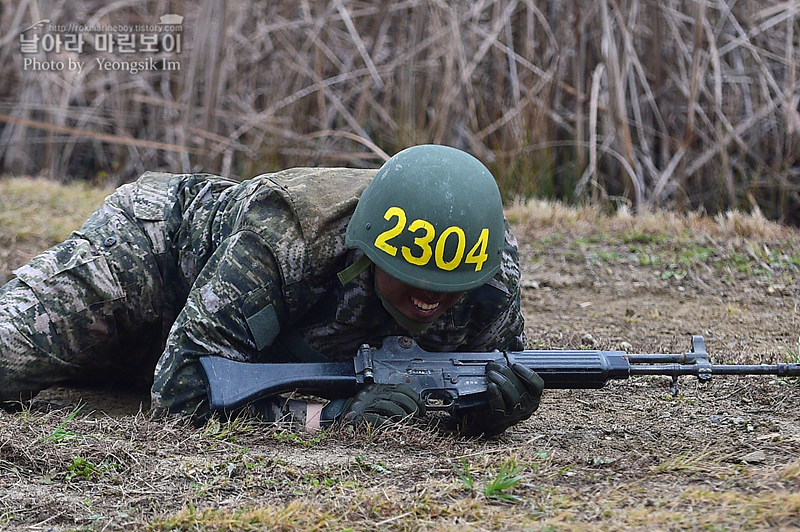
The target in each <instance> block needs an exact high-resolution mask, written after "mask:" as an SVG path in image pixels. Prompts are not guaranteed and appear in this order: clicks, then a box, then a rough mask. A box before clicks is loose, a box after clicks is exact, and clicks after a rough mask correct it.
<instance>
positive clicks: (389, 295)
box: [375, 267, 465, 323]
mask: <svg viewBox="0 0 800 532" xmlns="http://www.w3.org/2000/svg"><path fill="white" fill-rule="evenodd" d="M375 283H376V284H377V286H378V290H379V291H380V293H381V295H382V296H383V297H384V299H386V301H388V302H389V303H390V304H391V305H392V306H393V307H395V308H396V309H397V310H399V311H400V312H402V313H403V314H404V315H405V316H406V317H408V318H410V319H412V320H414V321H419V322H422V323H431V322H433V321H436V320H437V319H438V318H439V317H440V316H441V315H442V314H444V313H445V312H446V311H447V309H449V308H450V307H452V306H453V305H455V304H456V302H457V301H458V300H459V299H460V298H461V296H463V295H464V294H465V292H432V291H430V290H423V289H421V288H415V287H413V286H410V285H407V284H406V283H404V282H402V281H398V280H397V279H395V278H394V277H392V276H391V275H389V274H388V273H386V272H385V271H383V270H381V269H380V268H378V267H375Z"/></svg>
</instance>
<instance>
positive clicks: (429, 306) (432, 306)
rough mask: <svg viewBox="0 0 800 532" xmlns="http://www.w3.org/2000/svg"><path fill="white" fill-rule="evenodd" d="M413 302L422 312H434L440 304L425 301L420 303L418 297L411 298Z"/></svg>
mask: <svg viewBox="0 0 800 532" xmlns="http://www.w3.org/2000/svg"><path fill="white" fill-rule="evenodd" d="M411 302H412V303H414V306H415V307H417V308H418V309H420V310H433V309H435V308H436V307H438V306H439V303H438V302H436V303H425V302H424V301H420V300H419V299H417V298H416V297H412V298H411Z"/></svg>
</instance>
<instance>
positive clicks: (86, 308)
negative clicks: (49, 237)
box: [0, 145, 542, 435]
mask: <svg viewBox="0 0 800 532" xmlns="http://www.w3.org/2000/svg"><path fill="white" fill-rule="evenodd" d="M519 273H520V272H519V264H518V256H517V248H516V240H515V239H514V237H513V235H512V234H511V232H510V231H509V229H508V226H507V223H506V222H505V220H504V218H503V212H502V203H501V199H500V193H499V191H498V189H497V185H496V183H495V181H494V178H493V177H492V175H491V173H490V172H489V171H488V170H487V169H486V168H485V167H484V166H483V164H481V163H480V162H479V161H478V160H477V159H475V158H474V157H472V156H471V155H468V154H467V153H465V152H463V151H460V150H456V149H454V148H448V147H445V146H434V145H425V146H415V147H412V148H409V149H406V150H404V151H402V152H400V153H398V154H397V155H395V156H394V157H392V158H391V159H389V160H388V161H387V162H386V163H385V164H384V165H383V166H382V167H381V168H380V169H379V170H378V171H377V173H376V172H375V171H374V170H356V169H346V168H294V169H290V170H285V171H281V172H277V173H274V174H265V175H262V176H259V177H256V178H253V179H251V180H249V181H244V182H241V183H237V182H235V181H231V180H228V179H224V178H221V177H217V176H211V175H207V174H182V175H173V174H164V173H146V174H144V175H143V176H142V177H141V178H139V180H138V181H136V182H135V183H132V184H128V185H123V186H121V187H120V188H119V189H117V191H116V192H114V193H113V194H112V195H110V196H109V197H108V198H106V200H105V202H104V204H103V206H102V207H101V208H100V209H99V210H98V211H97V212H95V213H94V214H93V215H92V216H91V217H90V218H89V220H87V221H86V223H84V225H83V226H82V227H81V228H80V230H78V231H76V232H74V233H73V234H72V235H71V236H70V237H69V238H68V239H67V240H66V241H65V242H63V243H61V244H59V245H57V246H55V247H53V248H51V249H49V250H47V251H45V252H44V253H42V254H40V255H38V256H37V257H34V258H33V259H31V261H30V262H28V263H27V264H26V265H24V266H22V267H21V268H19V269H17V270H16V271H15V274H16V276H17V277H16V278H15V279H13V280H11V281H10V282H8V283H7V284H6V285H5V286H3V287H2V288H0V401H6V402H10V401H20V400H23V401H24V400H27V399H29V398H31V397H33V396H34V395H35V394H36V393H38V391H40V390H41V389H44V388H46V387H48V386H51V385H53V384H56V383H61V382H93V383H96V382H111V381H112V380H113V379H116V378H119V377H124V378H131V377H134V378H145V379H148V380H149V381H150V382H152V390H151V396H152V406H153V408H154V409H155V410H156V411H158V412H165V413H183V414H189V415H193V416H196V417H197V418H198V419H200V420H202V419H204V418H205V417H206V416H207V415H208V404H207V390H206V383H205V379H204V374H203V373H202V371H203V370H202V368H201V366H200V364H199V362H198V357H200V356H202V355H215V356H223V357H228V358H230V359H234V360H244V361H249V362H264V363H268V362H289V361H325V360H346V359H349V358H352V357H353V356H354V355H355V353H356V351H357V349H358V347H359V346H360V345H361V344H364V343H370V344H372V345H379V344H380V343H381V340H382V339H383V338H384V337H386V336H389V335H401V334H402V335H407V336H412V337H413V338H414V339H415V340H416V341H417V342H418V343H419V344H420V345H421V346H422V347H423V348H425V349H427V350H429V351H454V350H468V351H479V350H493V349H521V348H523V347H524V345H523V344H524V333H523V317H522V314H521V311H520V292H519ZM487 376H488V380H489V394H488V400H487V402H486V404H484V405H482V406H476V407H472V408H470V409H467V410H465V411H459V412H454V413H453V415H454V417H455V419H456V420H457V421H458V424H459V427H460V429H461V432H462V433H464V434H467V435H478V434H485V435H493V434H498V433H500V432H502V431H504V430H505V429H506V428H508V427H509V426H511V425H513V424H514V423H517V422H519V421H521V420H523V419H527V418H528V417H529V416H530V415H531V413H532V412H533V411H534V410H536V408H537V407H538V404H539V398H540V395H541V392H542V381H541V379H540V378H539V377H538V375H536V374H535V373H533V372H532V371H530V370H528V369H527V368H524V367H522V366H515V367H513V368H507V367H501V366H499V365H490V366H489V367H488V368H487ZM250 409H251V410H253V411H254V412H256V413H258V414H259V415H260V416H262V417H263V418H265V419H267V420H277V419H280V418H282V417H283V415H284V414H286V413H287V412H291V413H292V414H294V416H295V418H296V419H299V420H300V422H303V421H306V416H305V412H306V409H305V407H304V404H303V403H300V404H298V403H297V402H290V401H286V400H284V399H282V398H273V399H268V400H264V401H261V402H260V403H258V404H254V405H251V406H250ZM424 413H425V407H424V404H422V402H421V401H420V398H419V396H418V395H417V394H416V393H415V392H414V391H413V390H411V389H410V388H407V387H405V386H387V385H371V386H369V387H367V388H365V389H363V390H362V391H361V392H359V393H358V395H357V396H356V397H354V398H351V399H350V400H347V401H337V402H332V403H331V404H329V405H328V407H326V409H325V411H324V413H323V419H326V420H330V419H344V420H347V421H351V422H355V423H357V422H369V423H373V424H381V423H384V422H387V421H389V420H396V419H400V418H406V417H409V418H410V417H414V416H420V415H424Z"/></svg>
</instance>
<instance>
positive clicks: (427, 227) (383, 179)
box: [345, 145, 505, 292]
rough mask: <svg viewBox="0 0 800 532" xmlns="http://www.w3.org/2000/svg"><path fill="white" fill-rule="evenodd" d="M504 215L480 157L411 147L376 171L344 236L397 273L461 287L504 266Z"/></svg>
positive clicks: (431, 285) (432, 285)
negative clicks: (502, 260)
mask: <svg viewBox="0 0 800 532" xmlns="http://www.w3.org/2000/svg"><path fill="white" fill-rule="evenodd" d="M504 241H505V220H504V218H503V204H502V200H501V198H500V191H499V190H498V188H497V183H496V182H495V180H494V177H493V176H492V174H491V172H489V170H487V169H486V167H485V166H484V165H483V164H481V162H480V161H478V159H476V158H475V157H473V156H471V155H469V154H468V153H465V152H463V151H461V150H457V149H455V148H449V147H447V146H435V145H423V146H414V147H412V148H408V149H405V150H403V151H401V152H400V153H398V154H396V155H395V156H394V157H392V158H391V159H389V160H388V161H386V163H385V164H384V165H383V166H382V167H381V168H380V170H378V173H377V174H376V175H375V178H374V179H373V180H372V182H371V183H370V184H369V186H368V187H367V188H366V190H365V191H364V193H363V194H362V196H361V199H360V200H359V202H358V205H357V206H356V210H355V212H354V213H353V217H352V218H351V220H350V223H349V225H348V226H347V233H346V236H345V242H346V244H347V246H348V247H350V248H358V249H360V250H361V251H363V252H364V253H365V254H366V256H367V257H369V259H370V260H371V261H372V262H374V263H375V264H376V265H377V266H378V267H379V268H381V269H382V270H384V271H385V272H386V273H388V274H389V275H391V276H392V277H394V278H396V279H398V280H400V281H402V282H404V283H406V284H409V285H411V286H415V287H418V288H422V289H425V290H432V291H436V292H459V291H462V290H470V289H472V288H476V287H478V286H480V285H482V284H484V283H486V282H487V281H488V280H489V279H491V278H492V277H493V276H494V275H495V274H496V273H497V271H498V270H499V269H500V260H501V257H502V254H503V244H504Z"/></svg>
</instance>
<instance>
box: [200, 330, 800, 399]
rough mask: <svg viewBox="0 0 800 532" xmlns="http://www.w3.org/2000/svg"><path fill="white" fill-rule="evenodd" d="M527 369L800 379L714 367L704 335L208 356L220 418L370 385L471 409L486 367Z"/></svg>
mask: <svg viewBox="0 0 800 532" xmlns="http://www.w3.org/2000/svg"><path fill="white" fill-rule="evenodd" d="M492 361H494V362H498V363H500V364H509V365H511V364H515V363H520V364H523V365H525V366H527V367H529V368H531V369H532V370H533V371H535V372H536V373H538V374H539V376H541V377H542V380H544V383H545V388H562V389H563V388H573V389H583V388H595V389H596V388H602V387H603V386H605V385H606V383H607V382H608V381H609V380H611V379H627V378H629V377H632V376H635V375H665V376H669V377H672V386H671V388H672V391H673V394H675V393H677V390H678V389H677V385H678V377H680V376H683V375H693V376H695V377H697V379H698V380H699V381H700V382H706V381H708V380H709V379H711V377H712V376H713V375H777V376H781V377H791V376H800V364H795V363H778V364H755V365H733V364H730V365H729V364H712V363H711V362H710V361H709V357H708V353H707V352H706V345H705V340H704V339H703V337H702V336H693V337H692V350H691V351H690V352H688V353H680V354H628V353H625V352H623V351H596V350H535V349H534V350H525V351H492V352H485V353H461V352H452V353H431V352H428V351H425V350H424V349H422V348H421V347H420V346H418V345H417V343H416V342H415V341H414V340H413V339H411V338H408V337H406V336H390V337H387V338H386V339H384V342H383V345H382V346H381V347H380V348H378V349H375V348H372V347H370V346H369V345H366V344H365V345H362V346H361V347H360V348H359V349H358V352H357V353H356V356H355V358H353V359H352V360H349V361H345V362H307V363H276V364H256V363H248V362H236V361H233V360H229V359H226V358H223V357H220V356H202V357H200V364H201V365H202V367H203V370H204V371H205V374H206V378H207V384H208V399H209V404H210V407H211V410H212V411H214V412H232V411H235V410H236V409H238V408H240V407H242V406H244V405H246V404H248V403H250V402H252V401H256V400H258V399H262V398H265V397H269V396H273V395H277V394H280V393H285V392H294V391H298V392H301V393H304V394H310V395H314V396H318V397H322V398H325V399H338V398H344V397H351V396H353V395H355V394H356V393H357V391H358V390H359V389H360V388H362V387H364V386H366V385H368V384H370V383H373V382H374V383H382V384H405V385H407V386H410V387H411V388H413V389H414V390H415V391H417V392H418V393H419V394H420V398H421V399H422V400H423V401H424V403H425V405H426V407H427V408H428V409H429V410H448V409H451V408H464V407H469V406H472V405H474V404H479V403H480V402H481V401H482V395H485V392H486V385H487V382H486V364H488V363H489V362H492Z"/></svg>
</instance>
